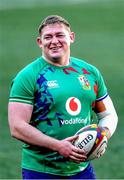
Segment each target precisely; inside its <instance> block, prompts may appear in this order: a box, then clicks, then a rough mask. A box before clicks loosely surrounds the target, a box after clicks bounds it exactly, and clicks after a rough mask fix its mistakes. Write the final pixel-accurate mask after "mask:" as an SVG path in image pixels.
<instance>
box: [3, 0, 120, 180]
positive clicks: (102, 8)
mask: <svg viewBox="0 0 124 180" xmlns="http://www.w3.org/2000/svg"><path fill="white" fill-rule="evenodd" d="M51 1H52V0H51ZM5 2H6V4H5ZM8 2H10V1H9V0H8ZM12 2H14V5H15V8H14V9H13V8H12V7H10V8H3V9H2V8H1V7H2V6H1V5H2V3H4V6H5V5H6V6H7V5H9V4H7V1H2V0H0V179H19V178H21V167H20V166H21V165H20V164H21V163H20V161H21V145H22V143H21V142H19V141H17V140H14V139H13V138H11V136H10V132H9V128H8V120H7V102H8V96H9V90H10V84H11V80H12V79H13V78H14V77H15V75H16V73H17V72H18V71H19V70H20V69H22V68H23V67H24V66H25V65H27V64H28V63H29V62H31V61H32V60H33V59H34V58H36V57H38V56H40V55H41V52H40V49H39V48H38V46H37V44H36V37H37V35H38V33H37V28H38V25H39V23H40V21H41V20H42V19H43V18H44V17H45V16H47V15H50V14H58V15H61V16H64V17H65V18H67V19H68V20H69V22H70V23H71V25H72V30H73V31H74V32H75V33H76V40H75V43H74V44H73V45H72V48H71V49H72V54H71V55H73V56H76V57H79V58H82V59H85V60H86V61H88V62H89V63H91V64H93V65H95V66H97V67H98V68H99V69H100V71H101V72H102V74H103V76H104V79H105V82H106V84H107V87H108V92H109V94H110V96H111V98H112V100H113V102H114V105H115V107H116V110H117V113H118V116H119V123H118V128H117V130H116V133H115V134H114V135H113V137H112V138H111V140H110V141H109V144H108V149H107V151H106V154H105V155H104V156H103V157H101V158H100V159H99V160H95V161H93V165H94V167H95V169H96V173H97V177H98V179H124V140H123V136H124V1H123V0H85V1H83V0H82V3H71V1H69V2H70V4H69V3H68V4H66V3H64V2H66V1H63V3H61V5H59V2H58V1H54V0H53V2H56V3H52V4H51V6H49V5H48V4H50V3H49V1H45V2H46V3H45V4H44V3H43V1H42V0H41V1H39V3H38V4H35V6H34V7H33V5H32V6H30V8H29V7H28V3H29V1H28V3H27V4H26V6H25V4H23V7H24V8H23V7H22V6H21V5H20V8H19V7H18V8H16V3H17V0H13V1H11V3H12ZM20 2H21V1H20ZM22 2H23V3H24V2H26V1H22ZM47 2H48V4H47ZM11 6H12V4H11Z"/></svg>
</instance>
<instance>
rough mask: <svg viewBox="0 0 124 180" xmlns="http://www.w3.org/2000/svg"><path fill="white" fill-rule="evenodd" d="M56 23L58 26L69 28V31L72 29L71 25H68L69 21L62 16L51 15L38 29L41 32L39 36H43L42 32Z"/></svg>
mask: <svg viewBox="0 0 124 180" xmlns="http://www.w3.org/2000/svg"><path fill="white" fill-rule="evenodd" d="M55 23H58V24H64V25H65V26H66V27H68V28H69V29H70V28H71V27H70V24H69V23H68V21H67V20H65V19H64V18H63V17H61V16H58V15H50V16H47V17H46V18H45V19H44V20H43V21H42V22H41V24H40V26H39V28H38V31H39V34H41V32H42V29H43V28H44V27H45V26H47V25H49V24H55Z"/></svg>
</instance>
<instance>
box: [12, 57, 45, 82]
mask: <svg viewBox="0 0 124 180" xmlns="http://www.w3.org/2000/svg"><path fill="white" fill-rule="evenodd" d="M44 66H45V62H44V60H43V59H42V57H39V58H37V59H35V60H34V61H33V62H31V63H30V64H28V65H27V66H25V67H24V68H23V69H22V70H21V71H20V72H18V73H17V75H16V77H15V79H20V78H26V79H27V78H31V77H35V76H37V74H38V73H39V71H40V70H41V69H42V68H43V67H44Z"/></svg>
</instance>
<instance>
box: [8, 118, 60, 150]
mask: <svg viewBox="0 0 124 180" xmlns="http://www.w3.org/2000/svg"><path fill="white" fill-rule="evenodd" d="M11 135H12V136H13V137H14V138H16V139H19V140H21V141H24V142H26V143H28V144H32V145H36V146H43V147H46V148H50V149H52V150H54V151H57V149H59V144H60V141H59V140H57V139H54V138H52V137H49V136H47V135H45V134H43V133H42V132H41V131H39V130H38V129H36V128H35V127H33V126H31V125H30V124H28V123H26V122H24V121H22V122H21V121H20V123H19V124H16V125H15V126H14V127H13V128H11Z"/></svg>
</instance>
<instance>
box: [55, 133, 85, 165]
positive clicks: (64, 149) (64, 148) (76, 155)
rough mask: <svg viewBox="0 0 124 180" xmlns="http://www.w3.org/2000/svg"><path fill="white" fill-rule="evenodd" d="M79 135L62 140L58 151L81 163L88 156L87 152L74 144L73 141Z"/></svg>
mask: <svg viewBox="0 0 124 180" xmlns="http://www.w3.org/2000/svg"><path fill="white" fill-rule="evenodd" d="M77 138H78V136H71V137H68V138H66V139H64V140H61V141H60V144H59V149H58V152H59V153H60V154H61V155H62V156H64V157H66V158H69V159H70V160H72V161H74V162H76V163H80V162H83V161H85V160H86V158H87V156H86V154H85V152H84V151H83V150H81V149H79V148H77V147H75V146H74V145H72V142H73V141H74V140H76V139H77Z"/></svg>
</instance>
